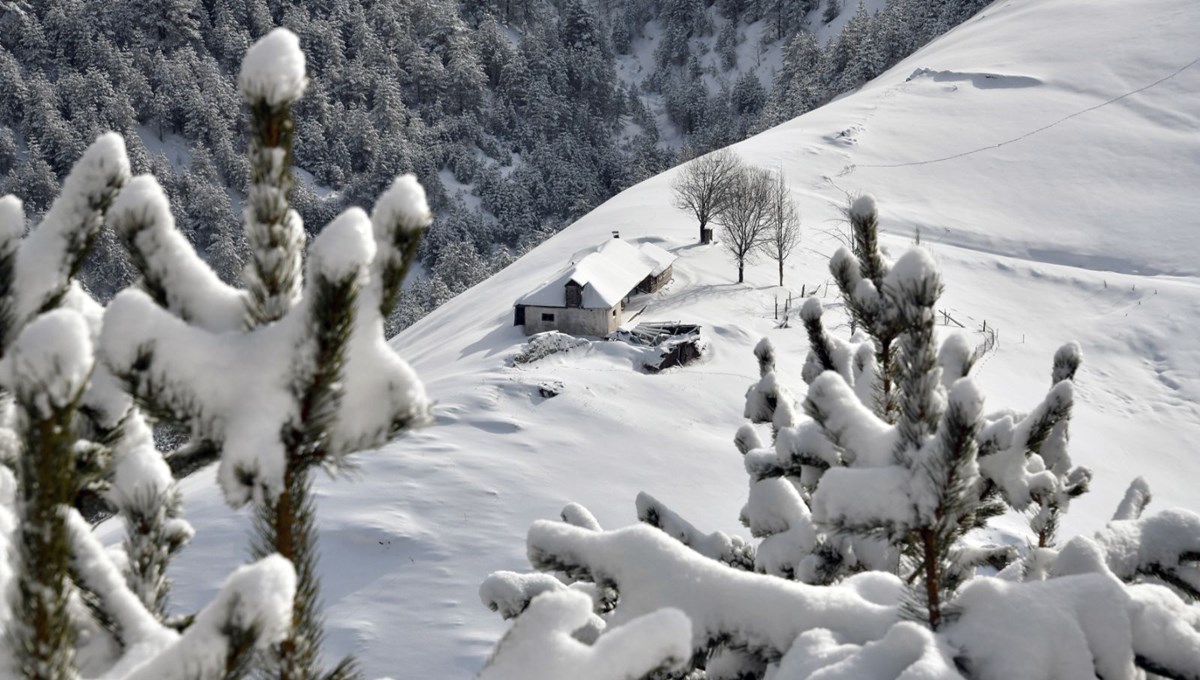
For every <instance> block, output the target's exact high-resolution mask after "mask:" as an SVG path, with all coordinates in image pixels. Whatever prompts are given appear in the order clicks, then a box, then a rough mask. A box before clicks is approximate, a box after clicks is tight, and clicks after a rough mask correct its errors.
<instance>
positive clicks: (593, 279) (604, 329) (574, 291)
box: [513, 238, 675, 336]
mask: <svg viewBox="0 0 1200 680" xmlns="http://www.w3.org/2000/svg"><path fill="white" fill-rule="evenodd" d="M674 262H675V256H674V255H672V254H670V253H668V252H667V251H665V250H663V249H662V248H659V247H658V246H656V245H654V244H652V243H643V244H642V245H640V246H636V247H635V246H633V245H632V244H630V243H628V242H626V241H622V240H621V239H619V238H614V239H613V240H611V241H608V242H606V243H605V244H604V245H602V246H600V247H599V248H597V249H596V250H594V251H592V252H591V253H588V254H587V255H585V256H584V257H582V258H580V259H578V260H577V261H575V262H573V263H572V264H571V265H569V266H568V267H567V268H566V269H564V270H563V271H562V272H560V273H559V274H558V275H557V276H555V277H554V278H553V279H551V280H549V281H547V282H546V283H543V284H542V285H541V286H539V287H538V288H537V290H534V291H533V292H532V293H529V294H528V295H526V296H525V297H523V298H521V299H520V300H518V301H517V302H516V305H515V307H516V311H515V313H514V315H513V324H514V325H517V326H524V327H525V334H526V335H533V334H534V333H542V332H544V331H555V330H556V331H562V332H563V333H570V334H572V335H595V336H604V335H608V334H609V333H611V332H613V331H615V330H617V327H619V326H620V325H621V322H622V320H623V319H622V314H623V312H624V304H625V301H626V300H628V299H629V297H630V296H632V295H634V294H635V293H653V292H654V291H656V290H658V289H660V288H662V287H663V286H665V285H666V284H667V283H668V282H669V281H670V280H671V274H672V266H673V264H674Z"/></svg>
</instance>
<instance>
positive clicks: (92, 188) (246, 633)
mask: <svg viewBox="0 0 1200 680" xmlns="http://www.w3.org/2000/svg"><path fill="white" fill-rule="evenodd" d="M128 179H129V163H128V160H127V159H126V157H125V153H124V148H123V145H122V143H121V140H120V137H118V136H116V135H113V134H108V135H104V136H102V137H101V138H100V139H98V140H97V141H96V142H95V143H94V144H92V145H91V147H90V148H89V149H88V151H87V153H85V154H84V157H83V158H82V159H80V161H79V162H78V163H77V164H76V166H75V168H74V169H73V170H72V172H71V173H70V174H69V175H68V176H67V178H66V180H65V181H64V183H63V189H62V193H61V194H60V195H59V197H58V198H57V199H56V200H55V201H54V203H53V205H52V206H51V207H50V209H49V210H48V211H47V212H46V214H45V216H44V217H43V219H42V220H41V222H40V223H39V224H38V225H37V226H36V227H35V228H34V229H33V230H32V231H31V232H30V233H29V235H28V236H26V237H25V238H24V239H22V238H21V236H22V233H23V232H24V228H23V227H24V217H23V215H22V209H21V204H20V201H18V200H17V199H15V198H14V197H12V196H5V197H3V198H0V355H2V356H3V360H2V361H0V388H2V389H3V391H4V395H3V396H4V398H3V399H2V400H0V441H2V442H3V446H2V447H0V451H2V455H0V460H2V461H3V463H4V465H3V466H0V489H4V490H5V493H4V494H0V496H3V497H2V498H0V522H2V523H3V524H5V526H13V525H14V524H15V526H16V531H15V534H14V537H15V540H14V543H15V549H14V550H13V567H14V568H15V569H14V571H15V575H12V578H13V582H8V581H7V578H8V577H9V576H10V574H9V573H8V571H7V570H5V571H4V572H3V574H0V576H3V577H4V578H3V579H0V588H3V590H4V591H5V592H6V593H11V594H12V599H11V600H10V602H9V604H10V605H11V611H12V612H13V618H12V619H11V620H10V621H6V622H5V623H6V625H8V626H9V630H8V631H7V632H8V634H9V637H8V640H7V642H8V645H7V646H6V648H5V649H4V650H3V651H2V652H0V664H4V665H5V666H9V665H11V668H6V669H5V671H6V672H8V671H10V670H11V671H15V672H17V673H19V674H21V675H23V676H24V677H27V678H55V679H59V678H74V677H81V676H82V677H95V676H98V675H101V674H106V677H113V678H139V679H140V678H164V677H179V676H180V674H181V673H183V672H185V669H188V670H187V672H189V673H192V675H191V677H200V678H212V679H213V680H216V678H221V677H228V675H229V672H230V671H232V670H234V669H236V668H239V667H242V666H243V665H244V664H246V663H248V662H249V660H250V659H251V657H252V656H253V654H254V653H256V651H258V650H262V649H265V648H266V647H267V646H269V645H270V644H273V643H274V642H276V641H278V640H279V639H281V638H282V637H283V633H284V632H285V627H284V623H285V621H286V620H287V618H288V617H289V615H290V612H289V610H290V607H288V606H286V602H287V600H288V599H290V597H291V593H292V592H293V590H294V572H293V571H292V568H291V566H290V565H289V564H287V562H286V561H284V560H282V559H279V558H278V557H277V556H276V557H269V558H266V559H264V560H261V561H259V562H257V563H255V564H253V565H249V566H247V567H243V568H242V569H240V570H239V571H238V572H236V573H235V574H234V575H233V576H231V577H230V579H229V580H228V581H227V582H226V585H225V587H224V588H223V589H222V591H221V593H220V594H219V595H218V597H217V599H216V600H214V602H213V603H212V604H210V606H209V607H208V608H206V609H205V610H204V611H202V612H200V613H199V614H198V615H197V616H196V617H195V618H194V619H192V623H191V625H190V626H188V628H187V631H186V632H184V633H183V634H180V633H179V632H178V631H177V630H176V628H175V627H176V626H177V625H178V623H177V622H174V621H168V620H167V618H166V604H167V595H168V590H169V585H170V583H169V581H168V579H167V562H168V560H169V559H170V558H171V557H172V556H173V555H174V554H175V553H176V552H177V551H178V550H179V549H180V548H182V547H183V545H184V544H185V543H186V542H187V541H188V540H189V539H190V537H191V528H190V526H189V525H188V524H187V523H186V522H185V521H183V520H182V518H181V517H180V516H179V514H180V503H179V497H178V491H177V490H176V488H175V485H174V482H173V480H172V478H171V472H170V470H169V468H168V466H167V465H166V463H165V461H164V460H163V458H162V456H161V455H160V454H159V453H158V452H157V451H156V450H155V448H154V443H153V439H152V436H151V433H150V429H149V426H148V423H147V422H146V420H145V418H144V417H143V415H142V414H141V412H140V411H139V410H138V409H137V408H136V407H135V406H134V405H133V404H132V403H131V401H130V399H129V397H128V396H127V395H125V394H124V393H123V392H122V391H121V390H120V383H119V381H118V380H116V379H115V377H114V376H113V375H112V374H111V373H110V372H109V370H108V367H107V366H106V365H105V364H104V363H103V362H99V361H97V360H96V357H95V355H94V349H93V348H94V341H95V340H96V335H95V334H96V332H97V329H99V327H100V326H101V323H102V319H101V315H102V313H103V309H102V308H101V307H100V305H99V304H97V303H96V302H95V300H93V299H92V298H91V297H90V296H89V295H88V294H87V293H86V292H84V290H83V289H82V287H81V286H80V285H79V283H78V282H77V281H76V280H75V277H76V275H77V274H78V272H79V271H80V270H81V268H82V267H83V265H84V262H85V260H86V259H87V257H88V254H89V250H90V249H91V247H92V244H93V243H94V240H95V238H96V235H97V233H98V232H99V231H100V228H101V225H102V224H103V222H104V219H105V215H106V213H107V212H108V211H109V210H110V207H111V206H112V205H113V203H114V200H115V199H116V197H118V195H119V194H120V192H123V191H124V190H125V189H124V187H125V186H126V183H127V181H128ZM14 489H15V493H13V491H14ZM114 513H115V514H117V515H119V516H120V517H121V519H122V520H123V521H124V523H125V532H126V533H125V539H124V543H123V545H122V552H123V553H124V557H125V559H124V560H120V561H119V562H118V560H116V559H114V557H113V553H112V552H110V551H108V550H105V549H104V548H103V547H102V546H101V545H100V543H99V542H98V541H97V540H96V539H95V538H94V537H93V536H92V535H91V530H90V527H89V526H88V523H87V521H86V520H85V519H84V515H85V514H86V515H88V516H90V517H92V518H96V517H100V516H109V515H112V514H114ZM276 596H278V597H281V598H283V600H282V601H283V602H284V603H285V604H284V605H283V606H275V605H278V604H280V602H279V601H278V600H272V599H271V598H272V597H276ZM80 605H82V606H80ZM5 611H6V612H7V611H8V608H5ZM77 635H83V636H85V637H87V638H89V639H90V643H91V652H90V653H89V654H87V655H86V658H77V656H76V642H77V641H76V636H77ZM101 649H108V650H111V652H112V653H111V654H98V653H97V651H96V650H101ZM81 661H86V663H87V665H86V666H84V667H80V666H79V665H78V664H79V662H81Z"/></svg>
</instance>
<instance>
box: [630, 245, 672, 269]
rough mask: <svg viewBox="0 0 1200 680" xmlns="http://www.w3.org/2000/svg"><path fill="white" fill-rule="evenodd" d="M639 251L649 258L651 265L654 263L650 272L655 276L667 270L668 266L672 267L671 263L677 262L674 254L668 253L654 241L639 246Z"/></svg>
mask: <svg viewBox="0 0 1200 680" xmlns="http://www.w3.org/2000/svg"><path fill="white" fill-rule="evenodd" d="M638 252H639V253H641V255H642V257H643V258H645V259H647V260H649V261H650V264H651V265H653V268H652V269H651V270H650V273H651V274H652V275H654V276H658V275H659V274H661V273H663V272H665V271H667V267H670V266H671V264H672V263H674V262H675V256H674V255H672V254H671V253H668V252H667V251H665V250H663V249H662V248H659V247H658V246H656V245H654V244H653V243H643V244H642V245H641V246H639V247H638Z"/></svg>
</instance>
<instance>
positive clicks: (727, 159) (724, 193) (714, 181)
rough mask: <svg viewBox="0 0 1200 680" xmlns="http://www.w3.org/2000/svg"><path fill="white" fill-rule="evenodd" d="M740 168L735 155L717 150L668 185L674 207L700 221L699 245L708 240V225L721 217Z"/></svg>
mask: <svg viewBox="0 0 1200 680" xmlns="http://www.w3.org/2000/svg"><path fill="white" fill-rule="evenodd" d="M741 169H742V161H741V159H740V158H738V156H737V154H735V153H734V152H732V151H730V150H729V149H721V150H719V151H714V152H712V153H710V154H707V155H704V156H701V157H699V158H697V159H695V160H693V161H691V162H690V163H688V164H687V165H686V166H684V168H683V170H682V171H680V173H679V175H678V176H677V177H676V178H675V181H674V182H672V183H671V189H672V191H674V193H675V207H676V208H678V209H680V210H687V211H688V212H690V213H692V215H694V216H695V217H696V220H697V221H699V222H700V242H701V243H709V242H710V241H712V229H711V228H710V227H709V226H708V224H709V222H713V221H716V218H717V217H718V216H719V215H720V214H721V210H722V209H723V208H724V205H725V202H726V201H727V200H728V198H729V191H730V188H731V187H732V186H733V182H734V180H735V179H736V177H737V175H738V173H739V171H740V170H741Z"/></svg>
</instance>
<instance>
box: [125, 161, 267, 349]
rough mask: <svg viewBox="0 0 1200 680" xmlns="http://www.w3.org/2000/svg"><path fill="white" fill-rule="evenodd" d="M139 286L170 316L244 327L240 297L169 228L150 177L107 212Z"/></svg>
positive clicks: (208, 325) (223, 327)
mask: <svg viewBox="0 0 1200 680" xmlns="http://www.w3.org/2000/svg"><path fill="white" fill-rule="evenodd" d="M109 219H110V221H111V223H112V226H113V228H114V229H116V230H117V233H119V234H120V235H121V237H122V238H123V239H124V240H125V243H126V245H127V246H128V248H129V253H130V255H131V256H132V258H133V261H134V264H135V265H136V266H137V268H138V270H139V271H140V272H141V273H142V286H143V287H144V288H145V289H146V291H147V292H148V293H149V294H150V296H151V297H153V298H154V301H155V302H157V303H158V304H160V305H162V306H163V307H164V308H166V309H167V310H169V311H171V312H172V313H173V314H175V315H176V316H178V317H179V318H181V319H183V320H184V321H188V322H191V323H194V324H196V325H198V326H200V327H201V328H205V329H207V330H210V331H214V332H220V331H233V330H239V329H241V328H242V327H243V326H244V325H245V323H246V304H247V300H246V296H245V293H244V292H242V291H240V290H238V289H236V288H232V287H230V286H228V285H226V284H225V283H224V282H222V281H221V279H220V277H218V276H217V274H216V273H215V272H214V271H213V270H212V269H211V268H210V267H209V266H208V263H206V262H205V261H204V260H203V259H201V257H200V256H199V255H198V254H196V251H195V250H194V249H193V248H192V245H191V243H189V242H188V240H187V238H186V237H185V236H184V235H183V234H182V233H181V232H180V231H179V230H178V229H177V228H176V227H175V219H174V218H173V217H172V216H171V208H170V206H169V205H168V204H167V196H166V194H164V193H163V190H162V187H160V186H159V184H158V181H157V180H156V179H155V178H154V177H153V176H151V175H139V176H138V177H134V178H133V179H132V180H131V181H130V182H129V184H128V185H127V186H126V187H125V188H124V189H122V190H121V194H120V195H119V196H118V197H117V200H116V201H114V202H113V206H112V208H111V209H110V210H109Z"/></svg>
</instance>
